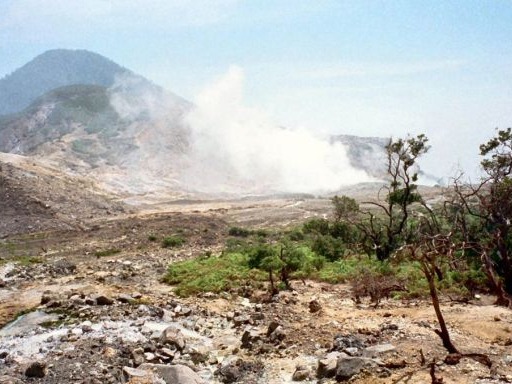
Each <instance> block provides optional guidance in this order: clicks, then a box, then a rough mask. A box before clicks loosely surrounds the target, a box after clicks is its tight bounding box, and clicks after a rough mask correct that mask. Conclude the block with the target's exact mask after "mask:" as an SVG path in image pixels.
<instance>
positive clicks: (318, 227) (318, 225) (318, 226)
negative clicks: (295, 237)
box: [302, 218, 329, 235]
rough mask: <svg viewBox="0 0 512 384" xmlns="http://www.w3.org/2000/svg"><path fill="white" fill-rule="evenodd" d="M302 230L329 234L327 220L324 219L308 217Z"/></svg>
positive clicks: (308, 232) (307, 232)
mask: <svg viewBox="0 0 512 384" xmlns="http://www.w3.org/2000/svg"><path fill="white" fill-rule="evenodd" d="M302 231H303V232H304V233H306V234H310V233H313V234H320V235H328V234H329V221H328V220H326V219H318V218H315V219H310V220H308V221H306V222H305V223H304V224H303V226H302Z"/></svg>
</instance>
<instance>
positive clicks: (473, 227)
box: [454, 128, 512, 307]
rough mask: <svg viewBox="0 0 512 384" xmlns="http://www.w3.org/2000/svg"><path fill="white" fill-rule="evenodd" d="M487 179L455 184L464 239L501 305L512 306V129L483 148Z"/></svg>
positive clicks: (499, 134) (501, 133)
mask: <svg viewBox="0 0 512 384" xmlns="http://www.w3.org/2000/svg"><path fill="white" fill-rule="evenodd" d="M480 155H481V156H482V157H483V159H482V161H481V165H482V168H483V170H484V172H485V177H484V178H483V180H482V181H481V183H480V184H478V185H476V186H474V185H472V184H468V183H461V182H459V180H456V181H455V188H454V189H455V193H456V196H457V198H458V200H457V204H456V205H455V206H456V207H457V208H458V216H457V222H458V224H459V226H458V229H459V232H460V234H461V238H462V240H463V241H464V242H465V243H466V244H468V245H470V248H471V251H472V252H473V253H476V254H478V255H479V256H480V258H481V260H482V265H483V267H484V270H485V272H486V275H487V278H488V281H489V284H490V285H491V287H492V289H493V291H494V293H495V294H496V296H497V302H496V303H497V304H498V305H503V306H508V307H511V306H512V176H511V173H512V129H511V128H508V129H506V130H498V131H497V134H496V136H495V137H494V138H492V139H490V140H489V141H488V142H487V143H485V144H482V145H481V146H480Z"/></svg>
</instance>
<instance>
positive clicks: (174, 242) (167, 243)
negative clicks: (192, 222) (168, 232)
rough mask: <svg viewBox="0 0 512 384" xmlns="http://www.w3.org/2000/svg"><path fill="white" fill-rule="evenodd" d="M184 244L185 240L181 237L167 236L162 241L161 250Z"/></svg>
mask: <svg viewBox="0 0 512 384" xmlns="http://www.w3.org/2000/svg"><path fill="white" fill-rule="evenodd" d="M183 244H185V239H184V238H183V237H181V236H168V237H166V238H164V239H163V240H162V247H163V248H173V247H179V246H181V245H183Z"/></svg>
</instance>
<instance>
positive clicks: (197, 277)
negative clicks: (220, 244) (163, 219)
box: [164, 253, 266, 296]
mask: <svg viewBox="0 0 512 384" xmlns="http://www.w3.org/2000/svg"><path fill="white" fill-rule="evenodd" d="M265 279H266V274H265V273H263V272H262V271H259V270H255V269H250V268H249V266H248V256H247V255H244V254H242V253H228V254H223V255H221V256H219V257H213V256H212V257H205V256H203V257H199V258H196V259H192V260H186V261H182V262H178V263H174V264H171V265H170V266H169V269H168V271H167V274H166V275H165V277H164V282H166V283H168V284H172V285H176V290H175V292H176V294H177V295H179V296H190V295H194V294H198V293H201V292H222V291H229V290H230V289H233V288H237V287H240V286H242V285H245V284H247V283H251V282H254V281H264V280H265Z"/></svg>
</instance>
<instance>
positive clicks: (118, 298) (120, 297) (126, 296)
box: [117, 293, 133, 303]
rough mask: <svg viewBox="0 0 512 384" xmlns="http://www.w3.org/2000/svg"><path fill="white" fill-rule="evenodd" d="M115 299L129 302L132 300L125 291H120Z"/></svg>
mask: <svg viewBox="0 0 512 384" xmlns="http://www.w3.org/2000/svg"><path fill="white" fill-rule="evenodd" d="M117 301H119V302H120V303H130V302H132V301H133V297H131V296H130V295H127V294H126V293H121V294H120V295H119V296H117Z"/></svg>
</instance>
